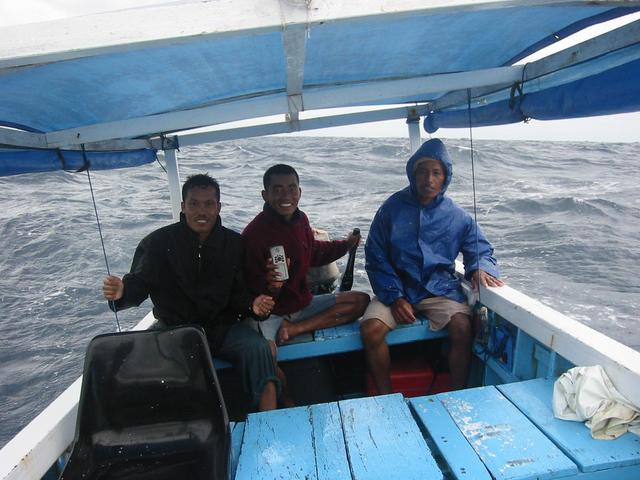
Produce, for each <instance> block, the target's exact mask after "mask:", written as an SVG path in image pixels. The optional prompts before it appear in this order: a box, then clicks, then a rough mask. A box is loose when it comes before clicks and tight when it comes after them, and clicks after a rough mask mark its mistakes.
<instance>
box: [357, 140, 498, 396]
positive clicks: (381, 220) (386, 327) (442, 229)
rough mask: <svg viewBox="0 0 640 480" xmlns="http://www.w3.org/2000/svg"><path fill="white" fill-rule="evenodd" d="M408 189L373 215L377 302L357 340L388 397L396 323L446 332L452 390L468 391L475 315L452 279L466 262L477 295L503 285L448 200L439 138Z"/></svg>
mask: <svg viewBox="0 0 640 480" xmlns="http://www.w3.org/2000/svg"><path fill="white" fill-rule="evenodd" d="M407 177H408V178H409V186H408V187H406V188H404V189H403V190H400V191H399V192H396V193H395V194H393V195H392V196H391V197H389V198H388V199H387V200H386V201H385V202H384V204H383V205H382V206H381V207H380V209H379V210H378V212H377V213H376V215H375V217H374V219H373V223H372V224H371V229H370V231H369V236H368V239H367V244H366V246H365V257H366V270H367V274H368V275H369V281H370V282H371V287H372V288H373V292H374V293H375V295H376V296H375V297H374V299H373V300H372V301H371V304H370V305H369V307H368V308H367V311H366V312H365V313H364V316H363V317H362V322H361V325H360V333H361V335H362V341H363V343H364V347H365V355H366V360H367V364H368V367H369V370H370V372H371V374H372V376H373V379H374V382H375V384H376V387H377V388H378V392H379V393H380V394H385V393H389V392H390V391H391V379H390V357H389V347H388V346H387V343H386V340H385V337H386V335H387V333H389V332H390V331H391V330H393V329H394V328H396V325H397V324H408V323H413V322H414V321H415V319H416V317H415V314H416V312H419V313H424V314H425V315H426V316H427V317H428V318H429V326H430V328H431V330H434V331H435V330H440V329H442V328H445V327H446V328H447V329H448V330H449V339H450V342H451V349H450V351H449V369H450V372H451V382H452V387H453V388H454V389H460V388H464V386H465V384H466V381H467V375H468V372H469V364H470V361H471V342H472V328H471V321H470V320H471V319H470V309H469V306H468V305H467V304H466V302H465V296H464V294H463V292H462V290H461V288H460V281H459V280H458V279H457V278H456V276H455V275H454V272H455V259H456V257H457V256H458V254H459V253H460V252H462V255H463V261H464V267H465V272H466V277H467V278H468V279H471V283H472V285H473V288H474V289H476V288H477V285H478V282H481V283H482V285H484V286H491V287H496V286H501V285H503V282H502V281H501V280H499V279H498V268H497V265H496V260H495V258H493V248H492V247H491V244H489V242H488V241H487V239H486V238H485V236H484V235H483V234H482V232H481V231H480V229H479V228H478V226H477V225H476V223H475V222H474V220H473V219H472V218H471V216H470V215H469V214H468V213H466V212H465V211H464V210H463V209H462V208H460V207H459V206H458V205H456V204H455V203H454V202H453V201H452V200H451V199H450V198H448V197H445V192H446V191H447V187H448V186H449V184H450V183H451V177H452V162H451V158H450V157H449V154H448V152H447V150H446V148H445V146H444V144H443V143H442V142H441V141H440V140H438V139H432V140H429V141H427V142H425V143H424V144H423V145H422V146H421V147H420V148H419V149H418V151H417V152H416V153H415V154H413V156H412V157H411V158H410V159H409V161H408V162H407Z"/></svg>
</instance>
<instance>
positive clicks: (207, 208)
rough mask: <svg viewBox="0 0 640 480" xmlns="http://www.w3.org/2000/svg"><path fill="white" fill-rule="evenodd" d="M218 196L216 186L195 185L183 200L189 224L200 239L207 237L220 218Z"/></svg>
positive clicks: (183, 210) (183, 207)
mask: <svg viewBox="0 0 640 480" xmlns="http://www.w3.org/2000/svg"><path fill="white" fill-rule="evenodd" d="M217 196H218V192H217V191H216V189H215V187H194V188H192V189H190V190H189V191H188V192H187V198H185V199H184V201H183V202H182V213H184V216H185V218H186V219H187V225H188V226H189V228H190V229H191V230H193V231H194V232H196V233H197V234H198V237H199V238H200V241H204V240H206V239H207V237H208V236H209V234H210V233H211V230H213V227H214V226H215V225H216V221H217V220H218V214H219V213H220V202H219V201H218V199H217Z"/></svg>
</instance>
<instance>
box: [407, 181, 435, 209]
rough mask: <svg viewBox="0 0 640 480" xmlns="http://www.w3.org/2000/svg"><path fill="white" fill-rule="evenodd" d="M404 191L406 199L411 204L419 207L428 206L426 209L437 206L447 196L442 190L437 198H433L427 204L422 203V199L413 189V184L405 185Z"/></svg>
mask: <svg viewBox="0 0 640 480" xmlns="http://www.w3.org/2000/svg"><path fill="white" fill-rule="evenodd" d="M401 192H402V194H403V195H402V196H403V198H404V201H405V202H407V203H409V204H410V205H414V206H416V207H418V208H421V209H422V208H426V209H432V208H436V207H437V206H438V205H440V204H441V203H442V202H443V200H444V198H445V196H444V194H443V193H442V192H440V193H439V194H438V196H437V197H436V198H434V199H433V200H431V201H430V202H429V203H428V204H427V205H422V204H421V203H420V200H419V199H418V195H417V194H416V193H415V192H414V191H413V188H412V187H411V185H409V186H408V187H405V188H404V189H403V190H401Z"/></svg>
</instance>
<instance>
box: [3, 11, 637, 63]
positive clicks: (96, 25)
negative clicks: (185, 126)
mask: <svg viewBox="0 0 640 480" xmlns="http://www.w3.org/2000/svg"><path fill="white" fill-rule="evenodd" d="M287 4H290V5H289V8H290V9H291V10H294V9H295V8H298V7H296V6H295V5H294V2H293V1H288V2H280V0H261V1H258V2H256V1H253V0H216V1H215V2H211V1H200V2H175V3H173V4H159V5H150V6H144V7H138V8H130V9H126V10H119V11H111V12H104V13H97V14H93V15H86V16H82V17H74V18H67V19H62V20H54V21H51V22H42V23H35V24H27V25H15V26H9V27H2V28H0V68H13V67H17V66H25V65H37V64H41V63H49V62H56V61H63V60H69V59H73V58H81V57H87V56H92V55H98V54H108V53H114V52H122V51H128V50H134V49H138V48H141V47H144V46H149V45H156V46H163V45H170V44H176V43H178V42H187V41H191V40H192V39H193V38H196V37H200V38H202V37H206V36H214V35H217V36H222V35H230V34H231V35H233V34H238V33H240V32H251V33H259V32H260V31H273V30H275V29H281V28H282V24H283V19H282V11H281V5H284V7H282V8H286V6H287ZM563 4H573V5H576V4H585V5H589V4H596V5H598V6H601V5H610V6H612V7H613V6H620V5H625V6H634V5H637V4H640V0H627V1H625V2H620V1H616V0H611V1H606V0H602V1H598V2H593V1H586V0H585V1H575V0H573V1H572V0H475V1H458V0H431V1H425V0H322V1H320V0H311V1H310V8H309V13H308V18H307V20H306V21H307V22H309V23H317V22H338V21H341V20H348V19H354V18H362V19H366V18H370V17H376V16H382V15H384V16H385V17H386V18H388V19H393V18H394V17H398V16H407V15H416V14H422V13H425V12H426V13H433V14H439V13H443V12H449V11H451V12H455V11H471V10H481V9H487V8H492V9H495V8H510V7H514V6H518V7H523V6H535V5H563ZM295 20H296V17H294V21H295Z"/></svg>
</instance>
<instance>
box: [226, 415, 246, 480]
mask: <svg viewBox="0 0 640 480" xmlns="http://www.w3.org/2000/svg"><path fill="white" fill-rule="evenodd" d="M229 430H231V448H230V450H229V478H230V479H232V478H235V476H236V469H237V468H238V458H239V457H240V449H241V448H242V438H243V437H244V422H239V423H234V422H231V423H230V424H229Z"/></svg>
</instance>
